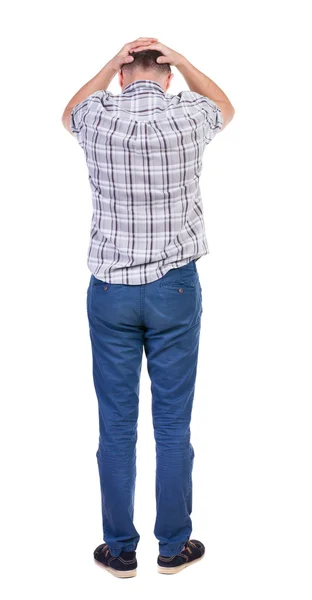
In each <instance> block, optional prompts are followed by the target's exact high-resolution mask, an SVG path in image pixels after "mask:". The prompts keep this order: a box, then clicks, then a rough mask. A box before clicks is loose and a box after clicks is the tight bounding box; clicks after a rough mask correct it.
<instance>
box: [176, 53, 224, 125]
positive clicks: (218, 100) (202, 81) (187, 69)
mask: <svg viewBox="0 0 312 600" xmlns="http://www.w3.org/2000/svg"><path fill="white" fill-rule="evenodd" d="M180 57H181V58H179V59H178V61H177V63H176V65H175V66H176V68H177V69H178V70H179V71H180V73H181V75H183V77H184V79H185V81H186V83H187V85H188V86H189V88H190V90H191V91H192V92H196V93H197V94H200V95H201V96H206V97H207V98H210V99H211V100H212V101H213V102H215V104H216V105H217V106H218V107H219V108H220V110H221V113H222V117H223V126H222V129H224V127H226V125H228V123H229V122H230V121H231V120H232V119H233V117H234V114H235V109H234V107H233V105H232V104H231V102H230V100H229V99H228V97H227V96H226V95H225V93H224V92H223V91H222V90H221V88H220V87H219V86H218V85H217V84H216V83H214V81H212V79H210V78H209V77H207V75H204V73H202V72H201V71H199V70H198V69H196V67H194V65H192V64H191V63H190V62H189V61H188V60H187V59H186V58H185V57H184V56H182V55H180Z"/></svg>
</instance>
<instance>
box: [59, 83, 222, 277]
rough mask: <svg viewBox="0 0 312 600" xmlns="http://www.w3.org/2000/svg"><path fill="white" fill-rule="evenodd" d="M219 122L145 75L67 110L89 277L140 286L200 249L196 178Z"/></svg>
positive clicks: (185, 94)
mask: <svg viewBox="0 0 312 600" xmlns="http://www.w3.org/2000/svg"><path fill="white" fill-rule="evenodd" d="M222 125H223V117H222V113H221V111H220V109H219V107H218V106H217V105H216V104H215V103H214V102H213V101H212V100H210V99H209V98H207V97H205V96H201V95H200V94H197V93H196V92H191V91H182V92H180V93H179V94H177V95H173V94H168V93H165V92H164V91H163V89H162V87H161V85H160V84H159V83H157V82H156V81H152V80H148V79H138V80H136V81H133V82H132V83H130V84H129V85H127V86H126V87H125V88H124V90H123V92H122V93H121V94H112V93H111V92H109V91H107V90H99V91H97V92H95V93H94V94H92V95H90V96H89V97H88V98H86V99H85V100H83V101H82V102H81V103H80V104H77V105H76V106H75V107H74V108H73V109H72V112H71V123H70V127H71V130H72V132H73V133H74V134H75V136H76V139H77V141H78V143H79V144H80V146H81V147H82V148H83V151H84V154H85V158H86V162H87V167H88V172H89V182H90V186H91V190H92V204H93V215H92V221H91V230H90V244H89V248H88V259H87V264H88V268H89V270H90V271H91V273H93V275H94V276H95V277H97V278H98V279H101V280H102V281H105V282H108V283H123V284H131V285H135V284H145V283H149V282H151V281H154V280H156V279H158V278H160V277H162V276H163V275H165V273H166V272H167V271H169V269H172V268H176V267H180V266H182V265H185V264H186V263H188V262H190V261H191V260H193V259H195V260H197V259H198V258H199V257H200V256H202V255H203V254H208V253H209V249H208V243H207V239H206V234H205V225H204V218H203V207H202V199H201V192H200V187H199V177H200V174H201V169H202V155H203V151H204V149H205V146H206V144H209V142H211V140H212V139H213V137H214V136H215V135H216V133H217V132H218V131H220V130H221V128H222Z"/></svg>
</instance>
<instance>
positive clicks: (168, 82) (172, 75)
mask: <svg viewBox="0 0 312 600" xmlns="http://www.w3.org/2000/svg"><path fill="white" fill-rule="evenodd" d="M173 77H174V73H169V75H168V79H167V87H166V91H167V90H168V89H169V86H170V84H171V81H172V78H173Z"/></svg>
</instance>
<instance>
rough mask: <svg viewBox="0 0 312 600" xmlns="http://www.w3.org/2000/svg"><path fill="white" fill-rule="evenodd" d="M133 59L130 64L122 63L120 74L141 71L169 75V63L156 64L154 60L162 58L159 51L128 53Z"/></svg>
mask: <svg viewBox="0 0 312 600" xmlns="http://www.w3.org/2000/svg"><path fill="white" fill-rule="evenodd" d="M129 54H130V56H133V57H134V60H132V61H131V62H130V63H124V64H123V65H122V66H121V68H120V70H121V72H122V73H132V72H134V71H135V70H136V69H142V70H143V71H157V72H158V73H171V67H170V64H169V63H160V64H159V63H158V62H156V58H158V56H163V53H162V52H159V50H141V51H140V52H134V51H133V52H129Z"/></svg>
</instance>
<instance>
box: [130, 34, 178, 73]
mask: <svg viewBox="0 0 312 600" xmlns="http://www.w3.org/2000/svg"><path fill="white" fill-rule="evenodd" d="M141 50H159V52H161V53H162V54H163V55H164V56H158V58H156V62H157V63H158V64H163V63H169V64H170V65H173V66H175V67H177V66H179V65H180V63H181V62H182V61H183V58H184V57H183V55H182V54H179V52H175V50H172V49H171V48H168V46H165V45H164V44H161V43H160V42H158V41H157V40H156V41H155V42H152V43H150V44H147V45H145V44H144V46H143V44H141V46H139V47H137V48H135V52H140V51H141Z"/></svg>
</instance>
